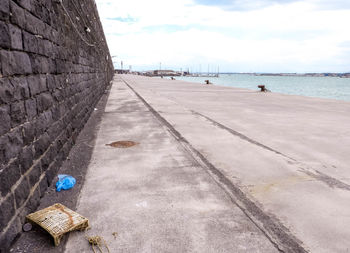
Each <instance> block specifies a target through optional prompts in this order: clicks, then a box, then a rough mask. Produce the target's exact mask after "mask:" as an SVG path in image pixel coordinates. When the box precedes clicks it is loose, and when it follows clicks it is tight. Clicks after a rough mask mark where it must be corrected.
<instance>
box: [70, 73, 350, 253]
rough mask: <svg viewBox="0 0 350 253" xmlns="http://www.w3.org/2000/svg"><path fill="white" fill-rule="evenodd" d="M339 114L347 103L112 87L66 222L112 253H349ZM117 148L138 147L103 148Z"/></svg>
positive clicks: (343, 124)
mask: <svg viewBox="0 0 350 253" xmlns="http://www.w3.org/2000/svg"><path fill="white" fill-rule="evenodd" d="M349 112H350V103H349V102H341V101H335V100H325V99H317V98H306V97H301V96H288V95H282V94H275V93H259V92H255V91H250V90H246V89H237V88H228V87H220V86H213V85H201V84H194V83H187V82H182V81H171V80H166V79H159V78H148V77H141V76H132V75H121V76H117V77H115V81H114V84H113V86H112V90H111V93H110V97H109V99H108V103H107V107H106V109H105V113H104V116H103V118H102V123H101V127H100V130H99V133H98V135H97V139H96V145H95V148H94V152H93V155H92V161H91V162H90V165H89V168H88V174H87V176H86V181H85V184H84V187H83V189H82V192H81V195H80V200H79V203H78V207H77V211H78V212H80V213H81V214H83V215H85V216H87V217H88V218H89V219H90V221H91V225H92V229H91V230H90V231H89V232H88V234H89V235H95V234H96V235H102V236H103V237H104V238H105V239H106V240H107V242H108V246H109V248H110V249H111V252H120V251H122V252H277V251H278V250H281V251H283V252H306V251H310V252H321V253H322V252H349V251H350V240H349V238H350V229H349V227H350V215H349V214H350V205H349V203H350V167H349V166H350V114H349ZM118 140H132V141H136V142H138V143H139V144H138V145H136V146H134V147H130V148H127V149H117V148H113V147H110V146H106V145H105V144H108V143H111V142H113V141H118ZM113 232H117V233H118V236H117V238H116V239H114V237H113V235H112V233H113ZM77 247H79V252H89V246H88V245H87V243H86V239H85V238H84V237H83V236H81V234H80V233H72V234H71V235H70V238H69V240H68V243H67V247H66V252H77V251H76V249H77Z"/></svg>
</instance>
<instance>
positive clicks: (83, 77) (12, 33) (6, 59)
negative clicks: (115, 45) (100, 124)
mask: <svg viewBox="0 0 350 253" xmlns="http://www.w3.org/2000/svg"><path fill="white" fill-rule="evenodd" d="M112 75H113V67H112V61H111V56H110V54H109V51H108V47H107V44H106V40H105V36H104V34H103V30H102V26H101V23H100V20H99V16H98V13H97V9H96V5H95V2H94V0H63V1H61V0H1V1H0V232H1V234H0V248H1V249H3V250H4V249H5V248H6V247H8V246H9V244H10V243H11V241H13V239H14V238H15V237H16V236H17V235H18V234H19V232H20V231H21V229H22V224H23V222H24V218H25V215H27V214H28V213H30V212H32V211H34V210H35V209H36V207H37V205H38V203H39V200H40V197H41V196H43V194H44V193H45V191H46V189H47V187H48V185H50V184H51V183H52V181H53V179H54V178H55V176H56V174H57V171H58V169H59V168H60V166H61V164H62V162H63V161H64V160H65V159H66V157H67V155H68V153H69V151H70V149H71V147H72V145H74V141H75V139H76V137H77V135H78V134H79V132H80V130H81V129H82V128H83V126H84V123H85V122H86V121H87V119H88V118H89V116H90V113H91V112H92V111H93V109H94V105H95V104H96V103H97V101H98V100H99V98H100V97H101V95H102V94H103V92H104V91H105V89H106V86H107V85H108V84H109V82H110V80H111V78H112ZM1 249H0V251H1Z"/></svg>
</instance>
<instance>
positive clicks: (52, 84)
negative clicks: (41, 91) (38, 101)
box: [46, 75, 56, 91]
mask: <svg viewBox="0 0 350 253" xmlns="http://www.w3.org/2000/svg"><path fill="white" fill-rule="evenodd" d="M46 80H47V88H48V89H49V90H50V91H52V90H54V89H56V79H55V77H54V76H53V75H48V76H47V77H46Z"/></svg>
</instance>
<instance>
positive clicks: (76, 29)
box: [58, 0, 96, 47]
mask: <svg viewBox="0 0 350 253" xmlns="http://www.w3.org/2000/svg"><path fill="white" fill-rule="evenodd" d="M58 1H59V2H60V4H61V5H62V7H63V10H64V12H65V13H66V14H67V16H68V19H69V21H70V22H71V24H72V25H73V27H74V29H75V31H76V33H77V34H78V35H79V37H80V38H81V40H82V41H83V42H84V43H85V44H86V45H88V46H89V47H95V46H96V44H91V43H89V42H88V41H87V40H86V39H85V38H84V37H83V35H82V34H81V33H80V32H79V30H78V28H77V26H76V25H75V23H74V22H73V20H72V18H71V17H70V15H69V13H68V11H67V9H66V7H64V4H63V0H58Z"/></svg>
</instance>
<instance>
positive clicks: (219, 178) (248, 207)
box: [123, 79, 308, 253]
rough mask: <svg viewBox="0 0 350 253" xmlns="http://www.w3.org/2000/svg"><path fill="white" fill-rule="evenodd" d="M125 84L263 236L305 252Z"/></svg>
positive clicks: (285, 248) (286, 248) (281, 246)
mask: <svg viewBox="0 0 350 253" xmlns="http://www.w3.org/2000/svg"><path fill="white" fill-rule="evenodd" d="M123 81H124V83H125V84H126V85H127V86H128V87H129V88H130V89H131V90H132V91H133V92H134V93H135V95H136V96H137V97H138V98H139V99H140V100H141V101H142V102H143V103H144V104H145V106H146V107H147V108H148V109H149V110H150V112H151V113H152V114H153V115H154V116H155V117H156V118H157V119H158V120H159V121H160V123H162V124H163V125H164V126H165V127H166V128H167V129H168V131H169V132H170V133H171V134H172V135H173V136H174V138H175V139H176V140H178V141H179V143H180V144H181V145H182V146H183V148H184V149H185V150H186V151H187V152H188V154H189V155H191V156H192V157H193V159H194V160H195V161H196V162H198V164H199V165H200V166H201V167H202V168H203V169H204V170H205V171H206V172H207V173H208V174H209V176H210V177H211V178H213V180H214V181H215V182H216V183H217V185H218V186H219V187H220V188H221V189H223V191H224V192H225V193H226V194H228V196H229V197H230V199H231V201H232V203H234V204H235V205H236V206H237V207H238V208H239V209H241V210H242V212H243V213H244V214H245V215H246V216H247V218H248V219H250V220H251V221H252V222H253V223H254V224H255V225H256V226H257V228H259V229H260V230H261V231H262V233H263V234H264V235H265V236H266V238H267V239H268V240H269V241H270V242H271V243H272V244H273V245H274V246H275V247H276V249H277V250H279V251H280V252H286V253H287V252H288V253H307V252H308V251H307V250H306V249H305V248H304V247H303V246H302V242H301V241H300V240H299V239H298V238H296V237H295V236H294V235H293V234H292V233H291V232H290V231H289V230H288V228H287V227H285V226H284V225H283V224H282V223H281V221H279V220H278V218H276V217H274V216H273V215H270V214H268V213H266V212H265V211H264V210H263V209H261V208H260V207H259V204H257V203H255V202H254V201H253V200H251V199H250V198H249V197H248V196H247V195H246V194H245V193H244V192H243V191H242V190H241V189H240V188H239V186H237V185H235V184H233V183H232V182H231V180H229V179H228V178H227V177H226V176H225V175H224V174H223V173H222V172H221V171H220V170H219V169H217V168H216V167H215V166H214V165H213V164H212V163H210V162H209V161H208V160H207V159H206V158H205V157H204V156H203V155H202V154H201V153H200V152H199V151H198V150H196V149H195V148H194V147H193V146H192V145H191V144H190V143H189V142H188V141H187V140H186V139H185V138H184V137H183V136H182V135H181V134H180V133H179V132H178V131H177V130H176V129H175V128H174V127H173V126H172V125H171V124H170V123H169V122H168V121H167V120H166V119H164V118H163V117H162V116H161V115H160V114H159V113H158V112H157V111H156V110H155V109H154V108H153V107H152V106H151V105H149V104H148V103H147V102H146V100H145V99H144V98H143V97H142V96H141V95H139V94H138V93H137V92H136V91H135V89H134V88H133V87H131V85H130V84H129V83H128V82H127V81H126V80H124V79H123Z"/></svg>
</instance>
